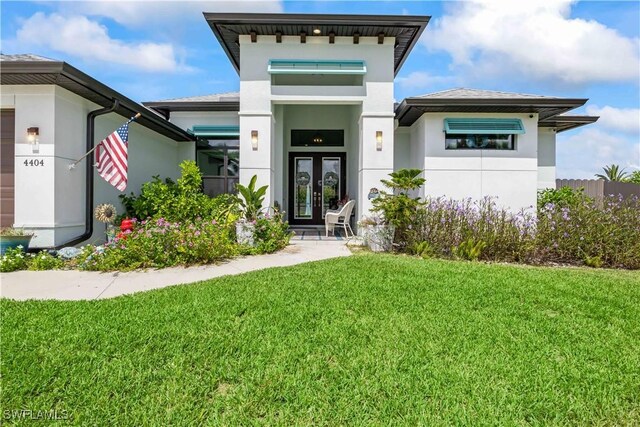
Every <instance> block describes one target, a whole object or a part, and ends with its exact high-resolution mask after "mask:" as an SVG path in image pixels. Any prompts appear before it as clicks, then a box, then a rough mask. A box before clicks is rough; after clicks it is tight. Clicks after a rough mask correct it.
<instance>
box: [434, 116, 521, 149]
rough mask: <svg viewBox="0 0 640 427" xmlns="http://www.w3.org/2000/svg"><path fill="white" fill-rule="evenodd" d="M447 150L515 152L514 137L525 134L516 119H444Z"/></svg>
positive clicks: (518, 120)
mask: <svg viewBox="0 0 640 427" xmlns="http://www.w3.org/2000/svg"><path fill="white" fill-rule="evenodd" d="M444 132H445V143H444V144H445V148H446V149H447V150H469V149H471V150H474V149H476V150H477V149H480V150H515V145H516V144H515V143H516V135H521V134H523V133H525V130H524V126H523V125H522V120H520V119H517V118H509V119H506V118H501V119H492V118H474V117H470V118H446V119H444Z"/></svg>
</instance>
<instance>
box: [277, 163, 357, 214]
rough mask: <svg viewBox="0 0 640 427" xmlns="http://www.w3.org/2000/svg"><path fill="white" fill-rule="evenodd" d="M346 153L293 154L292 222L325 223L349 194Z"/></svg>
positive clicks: (290, 165) (290, 193)
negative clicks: (331, 211) (330, 213)
mask: <svg viewBox="0 0 640 427" xmlns="http://www.w3.org/2000/svg"><path fill="white" fill-rule="evenodd" d="M346 171H347V165H346V154H345V153H289V211H288V212H289V223H290V224H293V225H320V224H324V214H325V213H326V212H327V211H328V210H330V209H338V204H339V203H340V201H341V200H342V199H344V197H345V195H346V188H347V185H346V184H347V183H346Z"/></svg>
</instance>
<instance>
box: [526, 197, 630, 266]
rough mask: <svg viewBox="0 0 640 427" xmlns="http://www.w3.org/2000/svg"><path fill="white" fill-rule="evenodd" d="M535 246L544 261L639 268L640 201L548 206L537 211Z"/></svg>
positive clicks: (615, 199)
mask: <svg viewBox="0 0 640 427" xmlns="http://www.w3.org/2000/svg"><path fill="white" fill-rule="evenodd" d="M536 243H537V256H538V258H539V259H541V260H543V261H552V262H563V263H571V264H579V263H585V264H587V265H593V266H598V265H600V266H603V267H615V268H618V267H621V268H633V269H637V268H640V199H638V198H637V197H632V198H628V199H623V198H622V197H621V196H608V197H605V198H604V200H603V201H602V202H601V203H598V202H596V201H594V200H585V201H583V202H582V203H579V204H577V205H574V206H561V205H555V204H553V203H549V204H547V205H545V207H544V208H542V209H540V211H539V212H538V223H537V234H536Z"/></svg>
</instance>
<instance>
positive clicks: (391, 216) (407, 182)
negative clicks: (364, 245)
mask: <svg viewBox="0 0 640 427" xmlns="http://www.w3.org/2000/svg"><path fill="white" fill-rule="evenodd" d="M421 173H422V171H421V170H420V169H400V170H397V171H395V172H392V173H390V174H389V176H390V177H391V179H390V180H385V179H383V180H382V183H383V184H384V185H385V186H386V187H387V188H390V189H391V190H392V192H391V193H387V192H385V191H381V192H380V197H377V198H375V199H374V200H373V202H372V203H373V209H372V211H373V212H378V213H380V214H381V217H382V219H383V224H384V225H386V226H387V227H386V228H387V229H386V230H385V231H384V232H382V230H380V233H381V234H382V235H383V239H384V238H385V237H388V236H391V237H390V238H391V243H393V242H399V244H403V243H404V242H405V241H406V239H405V234H406V231H407V229H408V228H409V227H410V226H411V222H412V221H413V219H414V218H415V213H416V211H417V210H418V207H419V206H420V205H421V204H422V202H421V201H420V197H411V193H412V192H413V191H415V190H417V189H418V188H420V187H421V186H422V185H423V184H424V183H425V179H424V178H420V174H421ZM378 240H380V239H378ZM382 243H387V242H386V241H385V240H382ZM390 249H391V244H390V245H389V246H388V249H387V250H390Z"/></svg>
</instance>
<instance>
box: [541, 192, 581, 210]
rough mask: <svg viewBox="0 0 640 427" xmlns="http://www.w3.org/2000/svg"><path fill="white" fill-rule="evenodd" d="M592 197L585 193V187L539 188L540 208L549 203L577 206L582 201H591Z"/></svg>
mask: <svg viewBox="0 0 640 427" xmlns="http://www.w3.org/2000/svg"><path fill="white" fill-rule="evenodd" d="M589 200H590V198H589V197H588V196H587V195H585V194H584V188H578V189H573V188H571V187H560V188H558V189H555V188H547V189H544V190H538V209H542V208H543V207H545V206H546V205H548V204H549V203H553V204H554V205H557V206H563V207H567V206H577V205H579V204H580V203H583V202H586V201H589Z"/></svg>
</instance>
